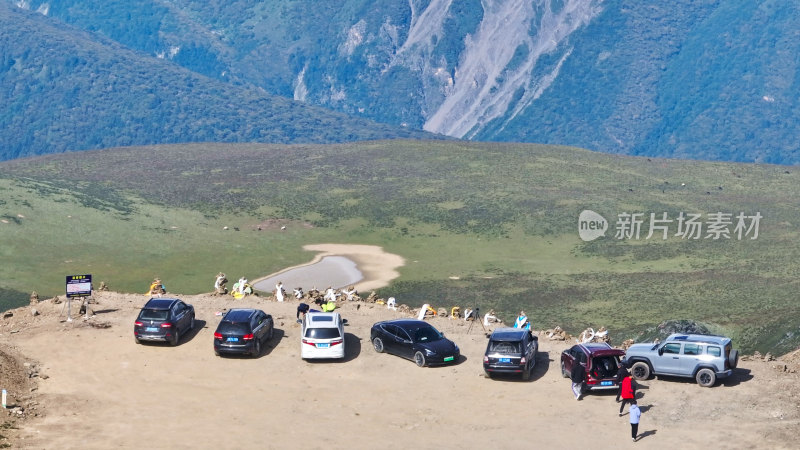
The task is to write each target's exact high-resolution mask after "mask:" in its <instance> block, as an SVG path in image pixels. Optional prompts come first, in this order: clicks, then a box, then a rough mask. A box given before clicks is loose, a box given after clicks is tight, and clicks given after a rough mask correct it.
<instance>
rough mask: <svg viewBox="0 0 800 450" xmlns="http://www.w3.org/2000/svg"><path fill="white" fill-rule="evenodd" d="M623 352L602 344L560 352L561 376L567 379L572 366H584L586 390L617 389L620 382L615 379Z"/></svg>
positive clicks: (578, 345)
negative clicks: (579, 364) (580, 364)
mask: <svg viewBox="0 0 800 450" xmlns="http://www.w3.org/2000/svg"><path fill="white" fill-rule="evenodd" d="M624 355H625V351H624V350H620V349H618V348H612V347H611V346H610V345H608V344H606V343H605V342H603V343H589V344H577V345H573V346H572V348H568V349H566V350H564V351H563V352H561V374H562V375H564V377H565V378H569V375H570V373H571V372H572V365H573V364H576V361H577V362H582V363H585V364H586V388H585V389H586V390H589V391H591V390H594V389H617V388H619V384H620V383H621V382H622V380H620V379H618V378H617V370H618V369H619V365H620V357H622V356H624Z"/></svg>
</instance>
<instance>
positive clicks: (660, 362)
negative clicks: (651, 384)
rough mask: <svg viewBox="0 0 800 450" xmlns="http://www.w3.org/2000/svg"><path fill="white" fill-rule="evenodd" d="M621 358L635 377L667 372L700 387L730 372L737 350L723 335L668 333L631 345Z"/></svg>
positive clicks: (645, 377)
mask: <svg viewBox="0 0 800 450" xmlns="http://www.w3.org/2000/svg"><path fill="white" fill-rule="evenodd" d="M625 360H626V361H628V364H629V367H630V368H631V375H633V377H634V378H636V379H637V380H646V379H648V378H650V376H651V375H669V376H675V377H687V378H694V379H695V380H697V384H699V385H700V386H703V387H711V386H714V384H716V382H717V380H718V379H722V378H726V377H729V376H730V375H731V374H732V373H733V369H735V368H736V365H737V364H738V362H739V351H738V350H734V349H733V347H732V344H731V340H730V339H729V338H727V337H724V336H713V335H706V334H671V335H670V336H669V337H667V339H666V340H664V342H660V343H649V344H633V345H631V346H630V347H629V348H628V350H627V352H626V356H625Z"/></svg>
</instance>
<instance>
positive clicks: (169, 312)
mask: <svg viewBox="0 0 800 450" xmlns="http://www.w3.org/2000/svg"><path fill="white" fill-rule="evenodd" d="M192 328H194V307H193V306H192V305H190V304H188V303H184V302H183V301H182V300H179V299H177V298H151V299H150V300H148V301H147V303H145V305H144V307H142V309H141V311H139V315H138V316H137V317H136V322H134V325H133V336H134V338H136V343H137V344H140V343H141V342H142V341H167V342H169V343H170V345H178V341H180V339H181V335H182V334H183V333H185V332H187V331H189V330H191V329H192Z"/></svg>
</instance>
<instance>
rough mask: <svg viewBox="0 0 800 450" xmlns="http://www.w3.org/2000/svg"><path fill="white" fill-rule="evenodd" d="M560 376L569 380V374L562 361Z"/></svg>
mask: <svg viewBox="0 0 800 450" xmlns="http://www.w3.org/2000/svg"><path fill="white" fill-rule="evenodd" d="M561 376H562V377H564V378H569V373H568V372H567V368H566V367H565V366H564V361H561Z"/></svg>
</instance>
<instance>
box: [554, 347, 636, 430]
mask: <svg viewBox="0 0 800 450" xmlns="http://www.w3.org/2000/svg"><path fill="white" fill-rule="evenodd" d="M617 379H618V380H622V381H621V382H620V384H619V389H618V390H617V398H616V401H617V403H619V404H620V405H619V416H620V417H622V415H623V411H624V410H625V405H630V406H629V407H628V416H629V422H630V425H631V439H632V440H633V442H636V438H637V436H638V435H639V420H640V418H641V415H642V411H641V410H640V409H639V405H638V404H637V403H636V388H637V386H636V380H634V379H633V376H631V374H630V372H629V371H628V363H627V362H626V361H624V360H623V361H620V363H619V367H618V369H617ZM570 380H571V381H572V393H573V394H574V395H575V400H580V399H581V396H582V395H583V389H584V383H585V381H586V363H585V362H583V361H578V360H575V362H574V363H573V364H572V371H571V372H570Z"/></svg>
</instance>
